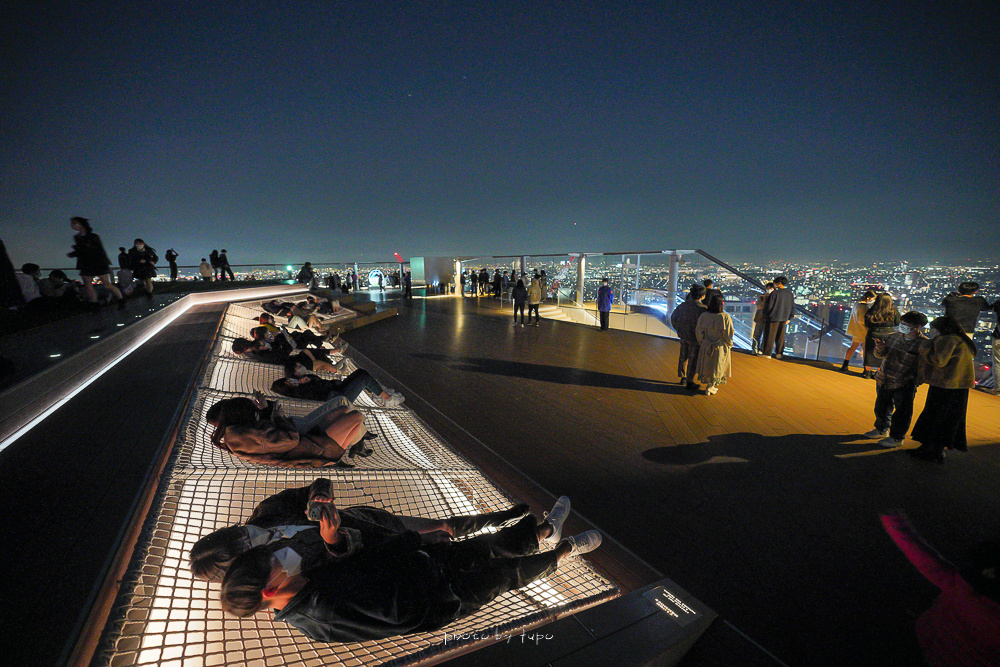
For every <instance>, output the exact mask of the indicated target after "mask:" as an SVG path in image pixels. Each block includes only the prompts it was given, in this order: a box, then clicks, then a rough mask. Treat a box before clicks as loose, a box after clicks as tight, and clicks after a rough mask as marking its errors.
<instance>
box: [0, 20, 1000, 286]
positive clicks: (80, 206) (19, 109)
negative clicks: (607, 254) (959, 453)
mask: <svg viewBox="0 0 1000 667" xmlns="http://www.w3.org/2000/svg"><path fill="white" fill-rule="evenodd" d="M75 4H76V5H77V6H76V8H67V7H66V5H65V3H58V4H57V3H45V2H33V3H12V2H8V3H5V5H4V9H3V15H2V19H3V28H2V31H3V34H2V37H3V39H2V42H3V43H2V45H0V49H2V53H3V65H4V66H3V68H2V73H0V76H2V79H0V81H2V89H0V92H2V100H3V102H2V104H3V114H2V118H0V140H2V147H3V148H2V158H0V159H2V162H0V225H2V233H0V237H2V238H3V240H4V241H5V242H6V244H7V246H8V250H9V252H10V254H11V259H12V260H13V261H14V263H15V264H16V265H20V264H21V263H22V262H25V261H37V262H39V263H40V264H42V265H46V266H53V265H62V266H65V265H68V264H69V263H70V261H69V260H67V259H66V258H65V253H66V252H67V251H68V250H69V245H70V243H71V238H70V237H71V231H70V229H69V226H68V219H69V217H70V216H72V215H83V216H86V217H89V218H91V220H92V222H93V224H94V226H95V231H97V232H98V233H99V234H101V235H102V237H103V238H104V242H105V246H107V247H108V248H109V251H111V250H113V249H114V248H117V246H119V245H123V244H126V243H127V242H129V241H131V240H132V239H133V238H134V237H135V236H141V237H143V238H145V239H146V241H147V242H149V243H150V244H151V245H152V246H153V247H155V248H157V250H159V251H160V252H161V254H162V252H163V251H164V250H166V248H167V247H169V246H173V247H175V248H176V249H177V250H178V251H179V252H180V253H181V259H180V262H181V263H182V264H184V263H195V262H197V260H198V259H200V258H201V257H203V256H205V255H206V254H207V253H208V251H209V250H211V249H212V248H213V247H217V248H218V247H223V246H224V247H226V248H228V250H229V252H230V256H231V260H232V261H233V262H234V263H236V262H269V261H274V262H299V261H303V260H307V259H311V260H313V261H320V260H353V259H358V258H360V259H362V260H376V259H386V260H388V259H390V258H391V256H392V252H393V251H397V250H398V251H399V252H400V253H402V254H403V255H404V257H405V256H410V255H439V254H442V255H446V254H453V253H461V254H466V253H467V254H471V255H481V254H506V253H513V252H522V251H524V252H528V253H531V252H535V253H542V252H562V251H570V250H576V249H580V250H586V251H596V250H656V249H661V248H673V247H681V248H692V247H699V248H704V249H706V250H708V251H709V252H712V253H713V254H715V255H717V256H719V257H721V258H724V259H730V260H733V261H739V260H746V259H779V260H780V259H788V260H811V259H829V258H841V259H872V260H877V259H898V258H911V259H913V260H918V261H919V260H941V261H944V260H956V259H965V258H973V259H980V260H995V259H997V258H998V256H1000V250H998V248H1000V243H998V242H997V241H998V238H1000V182H998V181H1000V177H998V165H1000V100H998V91H1000V38H998V32H1000V9H998V7H1000V3H997V2H981V3H975V2H951V3H943V2H935V3H922V2H905V3H903V2H901V3H891V2H890V3H870V2H865V3H858V2H839V3H829V2H815V3H803V2H783V3H767V2H759V1H756V2H746V3H733V2H730V3H719V4H718V6H715V7H713V6H711V5H712V4H713V3H704V2H697V3H665V2H664V3H621V2H614V3H611V2H609V3H601V4H594V3H577V2H560V3H539V2H530V3H523V4H522V3H512V2H500V3H482V2H476V3H467V2H455V3H442V2H434V3H412V2H401V3H373V2H358V3H342V2H333V1H330V2H328V1H322V2H321V1H315V2H306V1H300V2H156V3H150V2H78V3H75ZM111 254H114V253H111Z"/></svg>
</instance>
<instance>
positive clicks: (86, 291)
mask: <svg viewBox="0 0 1000 667" xmlns="http://www.w3.org/2000/svg"><path fill="white" fill-rule="evenodd" d="M69 226H70V227H72V228H73V231H75V232H76V236H74V237H73V252H71V253H68V254H67V257H76V268H77V270H78V271H79V272H80V279H81V280H83V298H84V299H85V300H86V301H87V302H88V303H91V304H93V306H94V308H95V309H96V308H97V293H96V292H94V278H97V279H98V280H99V281H100V282H101V284H102V285H104V287H106V288H107V290H108V291H109V292H111V295H112V296H114V298H115V299H117V300H118V309H119V310H121V309H123V308H125V297H123V296H122V293H121V292H119V291H118V288H117V287H115V285H114V283H112V282H111V268H110V267H111V260H110V259H108V253H106V252H104V244H103V243H101V237H100V236H98V235H97V234H95V233H94V230H93V229H92V228H91V226H90V221H89V220H87V219H86V218H80V217H76V218H71V219H70V221H69Z"/></svg>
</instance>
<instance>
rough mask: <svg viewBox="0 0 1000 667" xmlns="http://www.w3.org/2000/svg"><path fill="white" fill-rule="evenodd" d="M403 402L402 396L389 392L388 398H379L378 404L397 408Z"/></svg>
mask: <svg viewBox="0 0 1000 667" xmlns="http://www.w3.org/2000/svg"><path fill="white" fill-rule="evenodd" d="M402 402H403V397H402V396H400V395H399V394H390V395H389V398H380V399H379V404H380V405H381V406H382V407H383V408H398V407H399V404H400V403H402Z"/></svg>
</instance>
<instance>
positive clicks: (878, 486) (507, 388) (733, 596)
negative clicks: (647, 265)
mask: <svg viewBox="0 0 1000 667" xmlns="http://www.w3.org/2000/svg"><path fill="white" fill-rule="evenodd" d="M373 298H377V299H383V298H384V299H386V300H387V301H388V302H390V305H393V306H396V307H398V308H399V316H398V317H395V318H391V319H388V320H384V321H381V322H377V323H374V324H372V325H370V326H368V327H365V328H360V329H357V330H353V331H350V332H348V333H347V334H345V336H344V337H345V339H346V340H348V342H350V343H351V346H352V355H353V356H354V358H355V360H356V361H358V362H359V364H360V365H362V366H363V367H366V368H369V370H375V372H376V375H378V376H381V379H384V380H385V381H386V383H387V384H389V385H390V386H394V387H396V388H397V389H399V390H401V391H402V392H403V393H404V394H405V395H406V397H407V403H406V406H407V408H409V409H410V410H412V411H413V412H414V413H415V414H416V415H417V416H418V417H419V418H420V419H421V420H422V421H423V422H424V423H426V424H427V425H429V426H430V427H431V428H432V429H433V430H434V431H435V432H436V433H438V434H440V435H441V436H442V437H444V438H445V439H446V440H447V442H449V443H451V444H452V445H453V446H454V447H455V448H456V449H457V450H458V451H459V452H460V453H461V454H462V456H464V457H465V458H466V459H467V460H469V461H470V462H471V463H473V464H474V465H476V466H477V467H479V468H480V469H483V470H486V471H488V472H489V475H490V477H491V479H493V480H494V481H496V482H497V483H498V484H499V485H500V486H501V487H502V488H503V489H504V490H505V491H506V492H507V493H508V494H510V495H512V496H514V497H518V498H521V499H524V500H528V501H529V502H532V504H533V505H536V506H538V507H543V506H544V505H545V504H546V503H547V502H548V501H550V500H551V497H552V494H554V495H561V494H565V495H568V496H570V497H571V498H572V499H573V506H574V510H575V515H574V517H573V518H572V519H571V522H570V524H569V526H568V530H570V531H573V530H576V529H578V528H582V527H584V526H585V525H586V520H589V521H590V522H592V523H593V524H596V525H597V526H598V527H600V528H601V529H602V530H603V531H604V532H605V534H606V535H607V536H609V537H610V538H613V539H612V540H609V542H608V544H606V545H605V547H602V550H605V549H606V551H607V553H608V554H609V556H606V557H605V558H604V559H603V560H600V561H597V562H595V567H596V568H597V570H598V571H599V572H601V573H602V574H604V575H605V576H608V577H609V578H610V579H611V580H613V581H615V583H617V584H618V585H619V586H620V587H622V588H623V589H624V590H635V589H640V588H641V587H642V586H643V585H645V584H648V583H650V582H651V581H654V580H655V579H657V578H661V577H663V576H668V577H670V578H671V579H672V580H673V581H675V582H677V583H678V584H679V585H680V586H682V587H684V588H685V589H687V591H689V592H690V593H692V594H693V595H695V596H696V597H697V598H699V599H700V600H701V601H702V602H704V603H705V604H707V605H708V606H709V607H711V608H712V609H713V610H715V611H716V612H717V613H719V615H720V618H719V619H718V620H717V621H716V622H715V623H714V624H713V625H712V627H711V628H710V629H709V630H708V632H707V633H706V635H705V636H704V637H703V638H702V640H701V641H699V642H698V643H697V644H695V646H694V647H693V649H691V651H690V652H689V653H688V654H687V656H686V657H685V658H684V662H683V663H682V664H685V665H710V664H780V663H781V662H784V663H786V664H790V665H812V664H837V665H842V664H918V662H919V659H920V658H919V651H918V649H917V647H916V642H915V638H914V636H913V630H912V625H913V621H914V619H915V616H916V615H919V613H921V612H922V611H923V610H924V609H925V608H926V607H927V606H928V605H929V604H930V602H931V600H932V599H933V598H934V597H935V596H936V590H935V589H934V588H933V587H932V586H931V585H930V584H928V583H926V582H925V581H924V580H923V579H922V578H921V577H920V575H918V574H917V573H916V571H915V570H913V569H912V567H911V566H910V565H909V564H908V563H907V562H906V561H905V560H904V558H903V557H902V555H901V554H899V553H898V552H897V551H896V549H895V547H894V546H893V545H892V544H891V542H890V541H889V540H888V538H887V537H885V535H884V534H883V533H882V531H881V528H880V526H879V523H878V514H879V512H882V511H886V510H889V509H904V510H905V511H907V512H908V513H909V515H910V516H911V518H912V520H913V522H914V524H915V525H916V526H917V528H918V529H919V530H920V531H921V532H922V534H923V535H924V536H925V537H926V538H927V539H928V541H929V542H930V543H932V544H934V545H935V546H936V547H937V548H938V549H939V550H940V551H942V552H943V553H945V554H946V555H949V556H951V557H952V558H955V559H960V557H961V556H962V554H963V553H964V551H965V550H966V549H967V548H968V547H969V546H971V545H973V544H975V543H976V542H978V541H981V540H983V539H989V538H995V537H996V536H997V535H998V534H1000V494H997V493H996V483H995V480H996V479H997V473H998V472H1000V470H998V467H1000V446H998V445H1000V399H998V398H997V397H994V396H988V395H986V394H984V393H982V392H972V395H971V396H970V404H969V419H968V421H969V424H968V435H969V444H970V451H969V453H967V454H955V455H953V456H949V458H948V460H947V462H946V465H944V466H936V465H931V464H923V463H920V462H917V461H913V460H911V459H910V458H909V457H906V456H904V455H903V454H902V453H901V452H900V451H898V450H883V449H881V448H879V447H878V446H877V445H875V444H874V443H873V441H870V440H867V439H864V438H863V437H861V436H860V434H861V433H863V432H865V431H867V430H869V429H870V428H871V421H872V404H873V400H874V385H873V383H871V382H870V381H865V380H862V379H860V378H859V377H857V376H856V375H854V376H847V375H843V374H841V373H839V372H837V371H836V370H835V369H834V368H833V367H832V366H830V365H828V364H821V363H813V362H798V361H795V360H786V361H777V360H764V359H759V358H755V357H750V356H748V355H743V354H735V355H734V360H733V375H734V377H733V378H732V379H731V380H730V383H729V384H727V385H725V386H724V387H723V388H722V389H721V391H720V392H719V393H718V394H717V395H715V396H712V397H707V396H704V395H694V396H691V395H688V394H687V393H686V392H684V391H683V387H682V386H681V385H679V384H677V383H676V378H675V377H674V369H675V367H676V355H677V349H678V345H677V343H676V342H675V341H672V340H669V339H664V338H657V337H652V336H644V335H640V334H634V333H629V332H623V331H609V332H603V333H602V332H599V331H597V330H595V329H593V328H589V327H584V326H580V325H576V324H572V323H566V322H559V321H543V322H542V325H541V326H540V327H537V328H535V327H528V328H524V329H521V328H519V327H518V328H514V327H511V324H510V320H509V317H508V314H507V312H506V310H503V311H501V310H499V309H498V308H497V307H496V306H495V305H494V303H493V302H492V300H489V299H473V298H464V299H463V298H460V297H458V296H449V297H443V296H442V297H437V296H432V297H427V298H421V297H419V296H418V298H416V299H414V300H412V301H403V300H402V299H399V298H398V292H392V291H390V292H387V293H386V296H384V297H382V296H379V295H376V296H375V297H373ZM223 309H224V306H223V305H203V306H198V307H195V308H193V309H192V310H190V311H188V312H187V313H186V314H184V315H183V316H181V318H179V319H178V320H176V321H175V322H173V323H171V324H170V325H169V326H168V327H167V328H166V329H164V330H163V331H162V332H160V333H159V334H158V335H157V336H156V337H155V338H153V339H152V340H151V341H149V342H147V343H146V344H145V345H143V347H141V348H139V349H138V350H137V351H136V352H134V353H133V354H132V355H130V356H129V357H127V358H126V359H125V360H123V361H122V362H121V363H120V364H119V365H118V366H116V367H115V368H114V369H112V370H111V371H109V372H108V373H106V374H105V375H104V376H102V377H101V378H99V379H98V380H97V381H96V382H94V383H93V384H92V385H90V386H89V387H88V388H87V389H86V390H85V391H83V392H82V393H80V394H79V395H78V396H76V397H74V398H73V399H72V400H71V401H70V402H69V403H67V404H66V405H65V406H63V407H62V408H60V409H59V411H57V412H55V413H53V414H52V415H51V416H50V417H48V418H47V419H45V420H44V421H43V422H41V423H40V424H39V425H38V426H36V427H35V428H34V429H33V430H32V431H29V432H28V433H27V434H26V435H25V436H23V437H22V438H21V439H20V440H18V441H17V442H16V443H15V444H14V445H13V446H11V447H9V448H8V449H6V450H4V451H3V452H2V454H0V485H2V488H3V494H4V501H3V504H2V507H3V514H4V517H5V524H6V526H7V528H8V531H9V532H8V534H9V535H13V536H15V538H14V539H9V540H7V541H6V542H5V544H4V545H3V546H2V547H0V550H2V551H0V553H2V560H3V562H5V563H10V564H12V566H13V568H14V570H13V573H12V577H11V580H12V581H20V582H21V583H22V587H23V588H22V590H23V591H24V593H23V595H22V599H21V602H20V603H15V604H8V605H5V612H4V619H3V620H4V626H5V627H6V628H7V629H8V637H9V639H8V640H7V643H8V644H9V648H10V650H9V652H8V655H9V656H12V658H15V659H17V660H18V661H19V663H20V664H60V663H62V662H65V661H66V660H67V659H68V657H69V656H68V655H67V653H66V648H65V647H64V646H63V645H61V644H59V638H61V637H65V636H69V635H72V634H73V633H74V632H75V631H78V630H79V626H80V625H81V624H82V623H83V622H84V620H83V619H84V617H85V616H86V613H85V612H86V610H87V609H89V608H90V607H92V606H94V605H95V604H96V605H101V604H107V603H108V601H107V600H106V599H102V596H103V597H104V598H106V597H108V595H109V593H110V594H113V592H114V591H113V590H111V591H110V592H109V591H108V590H104V591H100V590H98V589H96V588H95V586H94V583H95V582H93V581H92V580H90V579H87V577H88V576H90V577H92V576H93V572H96V571H100V569H101V567H102V565H106V563H104V561H106V560H107V559H108V558H110V556H109V554H108V549H107V545H108V544H112V543H116V542H117V541H121V540H123V539H124V535H123V533H124V532H126V531H127V530H128V528H129V527H128V526H127V525H126V523H127V518H128V516H129V515H130V513H132V511H133V510H134V509H135V507H134V506H135V505H136V504H137V503H141V502H143V501H142V500H141V499H142V497H143V494H141V493H139V491H141V490H142V489H143V488H144V487H148V486H149V485H155V482H156V479H157V475H158V474H159V470H160V466H161V465H162V448H163V445H164V444H165V443H167V442H169V441H170V440H171V438H172V435H173V434H172V433H171V428H172V427H176V425H177V423H178V412H179V411H180V410H181V409H182V406H183V405H184V403H185V402H186V399H185V394H186V393H187V392H188V391H189V388H190V386H191V381H192V377H194V376H195V375H196V374H197V373H198V372H199V367H200V363H201V360H202V359H203V358H204V357H205V355H206V354H208V353H209V350H210V346H211V345H212V342H211V341H212V337H213V336H214V335H215V332H216V331H217V329H218V327H219V321H220V317H221V314H222V312H223ZM144 388H145V389H144ZM925 393H926V392H925V391H924V390H922V391H920V392H919V393H918V396H917V399H916V409H917V412H918V413H919V409H920V408H921V407H922V405H923V400H924V395H925ZM912 446H915V443H912V442H909V441H907V443H906V447H912ZM140 510H141V508H140ZM244 518H245V517H244ZM513 650H514V649H511V648H505V647H504V646H503V645H497V646H494V647H492V648H490V649H486V650H485V651H479V652H476V653H472V654H469V655H466V656H464V657H460V658H458V659H457V660H456V663H461V664H470V665H471V664H509V663H510V661H511V656H512V653H511V651H513ZM768 653H770V654H772V657H769V656H768ZM540 655H542V653H541V652H540V651H539V650H538V649H530V650H528V651H527V652H526V651H525V650H523V649H522V650H521V652H520V653H519V654H517V661H518V662H521V663H523V664H525V665H528V664H533V663H532V660H533V659H536V658H538V657H539V656H540ZM775 658H776V659H775Z"/></svg>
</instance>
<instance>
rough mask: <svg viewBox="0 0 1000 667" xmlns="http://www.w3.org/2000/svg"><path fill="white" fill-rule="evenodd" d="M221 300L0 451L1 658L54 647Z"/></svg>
mask: <svg viewBox="0 0 1000 667" xmlns="http://www.w3.org/2000/svg"><path fill="white" fill-rule="evenodd" d="M224 309H225V304H215V305H207V306H199V307H195V308H193V309H192V310H190V311H189V312H187V313H185V314H184V315H182V316H181V317H180V318H178V320H177V321H176V322H174V323H172V324H171V325H169V326H168V327H167V328H166V329H164V330H163V331H162V332H160V333H159V334H157V335H156V336H155V337H154V338H153V339H152V340H150V341H149V342H147V343H146V344H145V345H143V346H142V347H141V348H139V349H138V350H136V351H135V352H133V353H132V354H131V355H129V356H128V357H126V358H125V359H124V360H123V361H122V362H120V363H119V364H118V365H117V366H115V367H114V368H112V369H111V370H109V371H108V372H107V373H106V374H104V375H103V376H102V377H100V378H98V379H97V380H95V381H94V383H93V384H91V385H90V386H89V387H87V388H86V389H85V390H84V391H82V392H81V393H79V394H77V395H76V396H75V397H73V398H72V399H71V400H70V401H69V402H68V403H66V404H65V405H63V406H62V407H61V408H60V409H59V410H57V411H56V412H55V413H53V414H52V415H51V416H49V417H48V418H47V419H45V420H44V421H43V422H41V423H40V424H39V425H38V426H36V427H35V428H34V429H32V430H31V431H29V432H28V433H26V434H25V435H24V436H22V437H21V438H20V439H19V440H18V441H16V442H15V443H14V444H12V445H11V446H10V447H8V448H7V449H5V450H4V451H3V452H2V453H0V489H2V491H0V494H2V503H0V507H2V511H3V524H4V529H5V534H6V535H7V539H5V540H3V541H0V562H2V563H4V566H5V568H6V569H7V577H6V581H7V582H8V586H9V588H8V593H10V594H11V595H10V597H7V598H5V602H6V604H4V605H2V608H3V611H2V612H0V627H3V628H4V631H3V634H4V660H5V661H7V664H12V665H15V664H16V665H56V664H60V658H61V656H65V653H64V652H65V651H66V650H67V642H68V641H71V640H72V639H73V637H74V635H75V634H76V633H78V632H79V630H80V625H79V624H80V623H81V622H82V619H83V618H84V617H85V616H86V615H87V613H88V612H89V610H90V607H91V605H92V604H93V603H94V599H93V595H94V594H95V586H96V585H98V584H99V583H100V581H101V580H102V579H103V577H104V573H105V572H106V571H107V568H108V566H109V564H110V562H109V561H110V559H111V558H112V557H113V556H114V554H115V552H116V550H117V548H118V544H119V541H120V540H121V537H122V533H123V531H124V529H125V527H126V526H127V524H128V522H129V520H130V518H131V513H132V511H133V508H134V505H135V504H136V503H137V501H138V496H139V494H140V493H141V491H142V489H143V488H144V485H145V482H146V477H147V475H148V473H149V470H150V468H151V466H152V465H153V462H154V461H155V460H156V458H157V455H158V453H159V452H160V451H161V447H162V446H163V445H164V444H165V439H166V438H167V436H168V434H169V430H170V427H171V424H172V423H173V421H174V419H175V417H176V415H177V413H178V410H179V409H180V408H181V407H182V399H183V397H184V395H185V393H186V392H187V390H188V388H189V387H190V386H191V384H192V382H193V381H194V374H195V372H196V370H197V368H198V367H199V365H200V363H201V361H202V358H203V356H204V354H205V353H206V352H207V349H208V345H209V342H210V341H211V339H212V337H213V334H214V332H215V329H216V328H217V326H218V323H219V320H220V318H221V315H222V312H223V310H224ZM12 582H16V583H12ZM13 591H17V592H16V594H14V593H13Z"/></svg>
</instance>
